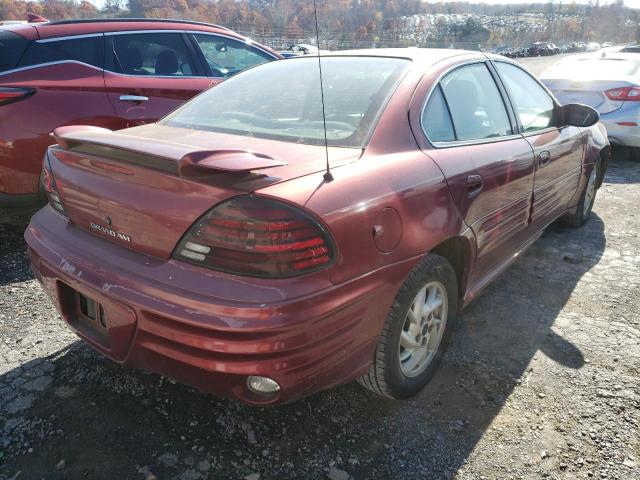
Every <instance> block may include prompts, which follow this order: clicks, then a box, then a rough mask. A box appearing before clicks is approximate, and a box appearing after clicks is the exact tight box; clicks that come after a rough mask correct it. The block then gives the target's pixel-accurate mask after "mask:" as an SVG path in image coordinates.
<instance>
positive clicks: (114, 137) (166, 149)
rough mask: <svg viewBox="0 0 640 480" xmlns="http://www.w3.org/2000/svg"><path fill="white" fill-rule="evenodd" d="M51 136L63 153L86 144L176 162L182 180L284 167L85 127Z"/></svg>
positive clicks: (240, 153) (244, 154)
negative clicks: (184, 178) (223, 173)
mask: <svg viewBox="0 0 640 480" xmlns="http://www.w3.org/2000/svg"><path fill="white" fill-rule="evenodd" d="M51 136H52V137H53V138H54V139H55V140H56V142H57V143H58V145H60V147H62V148H63V149H65V150H70V149H72V148H74V147H76V146H78V145H80V144H83V143H89V144H93V145H99V146H102V147H108V148H115V149H118V150H122V151H127V152H132V153H137V154H143V155H149V156H153V157H159V158H163V159H167V160H173V161H175V162H176V166H177V173H178V175H180V176H182V177H196V176H200V175H207V174H211V173H214V172H250V171H252V170H262V169H265V168H273V167H281V166H284V165H287V162H284V161H282V160H278V159H275V158H273V157H270V156H268V155H264V154H261V153H254V152H250V151H246V150H204V149H202V148H199V147H196V146H193V145H184V144H180V143H172V142H169V141H165V140H153V141H152V140H150V139H148V138H142V137H136V136H133V135H127V134H124V133H119V132H113V131H111V130H109V129H107V128H101V127H92V126H89V125H77V126H75V125H74V126H69V127H58V128H56V129H55V130H54V131H53V133H52V134H51Z"/></svg>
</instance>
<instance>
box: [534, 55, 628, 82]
mask: <svg viewBox="0 0 640 480" xmlns="http://www.w3.org/2000/svg"><path fill="white" fill-rule="evenodd" d="M638 67H640V61H636V60H631V59H626V58H581V59H576V60H565V61H562V62H560V63H557V64H556V65H554V66H552V67H551V68H549V70H547V71H546V72H544V75H543V77H544V78H570V79H579V80H598V79H602V80H606V79H609V78H620V77H630V76H633V75H636V74H637V73H638Z"/></svg>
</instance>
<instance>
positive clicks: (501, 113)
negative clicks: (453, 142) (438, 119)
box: [440, 63, 513, 140]
mask: <svg viewBox="0 0 640 480" xmlns="http://www.w3.org/2000/svg"><path fill="white" fill-rule="evenodd" d="M440 84H441V86H442V91H443V93H444V96H445V98H446V100H447V104H448V105H449V111H450V112H451V117H452V119H453V125H454V127H455V132H456V136H457V138H456V139H457V140H482V139H487V138H496V137H502V136H506V135H511V134H512V133H513V132H512V129H511V123H510V121H509V116H508V115H507V110H506V108H505V105H504V101H503V99H502V96H501V95H500V91H499V90H498V87H497V85H496V83H495V81H494V80H493V77H492V76H491V73H490V72H489V69H488V68H487V66H486V65H485V64H484V63H475V64H472V65H467V66H464V67H460V68H457V69H455V70H454V71H453V72H451V73H449V74H448V75H447V76H445V77H444V78H443V79H442V80H441V82H440Z"/></svg>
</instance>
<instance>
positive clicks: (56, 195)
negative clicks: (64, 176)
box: [40, 157, 67, 217]
mask: <svg viewBox="0 0 640 480" xmlns="http://www.w3.org/2000/svg"><path fill="white" fill-rule="evenodd" d="M40 178H41V181H42V188H43V189H44V191H45V192H46V193H47V198H48V199H49V204H50V205H51V206H52V207H53V208H54V209H55V210H57V211H58V212H60V213H61V214H62V215H64V216H65V217H66V216H67V211H66V210H65V208H64V205H63V204H62V199H61V198H60V192H58V187H57V186H56V180H55V178H53V174H52V173H51V169H50V168H49V161H48V160H47V158H46V157H45V159H44V164H43V166H42V176H41V177H40Z"/></svg>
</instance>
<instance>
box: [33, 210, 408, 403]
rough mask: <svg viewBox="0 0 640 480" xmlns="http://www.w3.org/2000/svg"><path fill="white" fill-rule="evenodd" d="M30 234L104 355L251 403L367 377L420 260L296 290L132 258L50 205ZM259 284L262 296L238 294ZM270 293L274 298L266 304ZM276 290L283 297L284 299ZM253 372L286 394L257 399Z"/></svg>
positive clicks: (50, 276) (70, 312) (78, 324)
mask: <svg viewBox="0 0 640 480" xmlns="http://www.w3.org/2000/svg"><path fill="white" fill-rule="evenodd" d="M25 238H26V240H27V243H28V245H29V255H30V259H31V263H32V267H33V270H34V272H35V274H36V276H37V278H38V280H39V281H40V282H41V283H42V285H43V286H44V288H45V289H46V290H47V292H48V293H49V294H50V296H51V298H52V299H53V300H54V302H55V303H56V305H57V308H58V309H59V310H60V313H61V315H62V317H63V318H64V320H65V321H66V322H67V323H68V324H69V326H70V327H71V328H72V329H73V330H74V331H75V332H76V333H77V334H78V335H79V336H80V337H81V338H82V339H84V340H85V341H86V342H87V343H89V344H90V345H91V346H92V347H93V348H95V349H96V350H98V351H100V352H101V353H103V354H104V355H106V356H108V357H109V358H111V359H113V360H115V361H117V362H120V363H123V364H125V365H130V366H132V367H136V368H142V369H145V370H149V371H152V372H156V373H159V374H161V375H166V376H168V377H171V378H174V379H176V380H178V381H179V382H181V383H185V384H188V385H191V386H194V387H196V388H198V389H200V390H202V391H205V392H209V393H215V394H219V395H223V396H227V397H233V398H237V399H240V400H242V401H244V402H247V403H252V404H272V403H279V402H283V401H289V400H292V399H296V398H300V397H302V396H305V395H309V394H311V393H314V392H317V391H319V390H322V389H326V388H329V387H331V386H334V385H337V384H340V383H344V382H347V381H350V380H352V379H355V378H357V377H359V376H361V375H362V374H364V373H365V372H366V371H367V369H368V368H369V364H370V362H371V359H372V358H373V352H374V349H375V345H376V341H377V337H378V335H379V333H380V330H381V328H382V325H383V323H384V320H385V318H386V315H387V312H388V310H389V308H390V305H391V302H392V301H393V298H394V297H395V294H396V292H397V289H398V288H399V286H400V284H401V283H402V281H403V280H404V278H405V277H406V275H407V274H408V272H409V271H410V270H411V268H413V266H414V265H415V263H416V262H417V261H418V259H411V260H407V261H404V262H401V263H398V264H394V265H391V266H388V267H385V268H383V269H380V270H378V271H375V272H372V273H369V274H367V275H365V276H363V277H360V278H357V279H354V280H351V281H349V282H345V283H344V284H340V285H339V286H336V285H332V284H331V283H330V282H329V281H328V280H327V281H326V282H324V283H322V284H319V283H317V282H316V283H313V284H312V285H311V286H310V291H309V292H307V293H304V294H301V293H300V291H301V290H300V287H299V286H298V287H296V290H295V292H293V293H292V292H291V291H285V289H289V290H291V287H289V286H286V285H291V284H290V283H288V284H285V283H284V282H282V281H281V280H264V279H261V280H251V279H246V278H242V277H234V276H231V275H225V274H218V273H216V272H211V271H208V270H205V269H202V268H198V267H193V266H190V265H186V264H183V263H181V262H177V261H173V260H172V261H164V260H159V259H155V258H152V257H147V256H145V255H141V254H137V253H135V252H131V251H128V250H126V249H124V248H122V247H120V246H118V245H114V244H111V243H109V242H107V241H105V240H102V239H99V238H96V237H93V236H92V235H90V234H88V233H85V232H83V231H81V230H79V229H77V228H75V227H73V226H71V225H69V224H68V222H67V220H66V219H64V218H63V217H61V216H59V215H58V214H57V213H55V212H54V211H53V210H52V209H51V208H50V207H46V208H44V209H42V210H41V211H39V212H38V213H37V214H36V215H35V216H34V217H33V219H32V220H31V224H30V225H29V227H28V229H27V231H26V233H25ZM298 282H305V279H304V278H300V279H299V280H298ZM196 284H197V285H200V286H201V287H202V286H203V285H204V286H205V287H206V285H207V284H211V285H215V290H216V291H215V292H210V293H209V294H208V295H207V294H203V293H202V292H203V291H206V288H205V289H204V290H203V289H202V288H201V290H200V291H199V292H198V293H195V292H194V291H193V290H192V289H189V290H187V289H184V288H185V285H196ZM256 286H259V287H260V288H256ZM249 288H251V289H254V291H255V292H256V294H255V301H253V302H247V301H246V300H243V301H235V300H233V299H232V298H234V292H237V291H239V290H242V289H245V290H246V289H249ZM260 291H264V292H268V293H265V295H264V296H263V297H261V294H260V293H259V292H260ZM220 292H222V294H224V298H222V294H220ZM274 292H276V293H277V295H278V296H280V298H282V299H283V300H281V301H273V293H274ZM77 293H80V294H82V295H85V296H87V297H89V298H92V299H94V300H96V301H97V302H98V303H100V304H101V306H102V307H103V309H104V312H105V317H106V322H105V323H106V327H100V326H99V325H98V324H97V323H95V324H94V323H92V322H89V321H87V319H86V318H83V316H82V315H81V314H80V313H79V309H78V307H77ZM235 298H243V295H242V294H238V295H235ZM244 298H246V296H244ZM267 298H269V300H267ZM248 375H263V376H267V377H270V378H272V379H274V380H276V381H277V382H278V383H279V385H280V387H281V390H280V392H279V394H278V395H276V396H274V397H269V398H265V397H262V396H260V395H258V394H255V393H253V392H251V391H250V390H249V389H248V388H247V387H246V379H247V376H248Z"/></svg>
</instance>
